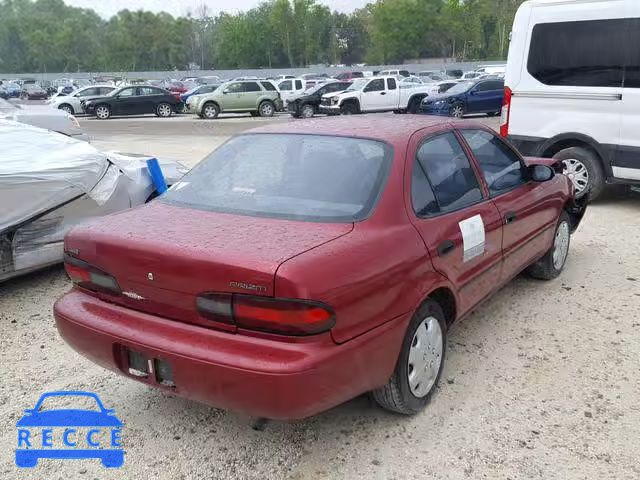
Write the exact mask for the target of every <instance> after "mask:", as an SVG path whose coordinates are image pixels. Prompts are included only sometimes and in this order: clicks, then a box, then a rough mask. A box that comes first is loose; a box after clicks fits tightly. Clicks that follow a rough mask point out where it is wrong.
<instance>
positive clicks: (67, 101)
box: [48, 85, 116, 115]
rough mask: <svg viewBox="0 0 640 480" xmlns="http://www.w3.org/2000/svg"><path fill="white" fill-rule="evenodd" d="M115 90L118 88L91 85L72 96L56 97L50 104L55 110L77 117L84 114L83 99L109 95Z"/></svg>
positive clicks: (60, 95)
mask: <svg viewBox="0 0 640 480" xmlns="http://www.w3.org/2000/svg"><path fill="white" fill-rule="evenodd" d="M115 89H116V87H114V86H111V85H90V86H88V87H82V88H79V89H78V90H76V91H75V92H73V93H71V94H70V95H62V94H59V95H56V96H55V97H53V98H51V99H50V100H49V102H48V103H49V105H51V106H52V107H54V108H58V109H60V110H63V111H65V112H67V113H70V114H71V115H76V114H79V113H84V111H83V109H82V104H81V103H80V102H81V101H82V99H85V98H89V97H101V96H104V95H108V94H109V93H111V92H112V91H114V90H115Z"/></svg>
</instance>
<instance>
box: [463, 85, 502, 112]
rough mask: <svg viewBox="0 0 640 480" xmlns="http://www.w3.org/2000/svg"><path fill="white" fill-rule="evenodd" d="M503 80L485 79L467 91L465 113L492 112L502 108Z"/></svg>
mask: <svg viewBox="0 0 640 480" xmlns="http://www.w3.org/2000/svg"><path fill="white" fill-rule="evenodd" d="M503 96H504V82H503V81H502V80H485V81H484V82H480V83H478V84H477V85H476V86H475V87H473V89H472V90H471V91H470V92H469V97H468V100H467V113H494V112H499V111H500V109H501V108H502V98H503Z"/></svg>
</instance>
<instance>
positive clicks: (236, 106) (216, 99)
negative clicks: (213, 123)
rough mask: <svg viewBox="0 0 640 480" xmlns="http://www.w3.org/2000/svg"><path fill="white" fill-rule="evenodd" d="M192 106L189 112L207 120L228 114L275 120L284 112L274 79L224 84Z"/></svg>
mask: <svg viewBox="0 0 640 480" xmlns="http://www.w3.org/2000/svg"><path fill="white" fill-rule="evenodd" d="M194 99H195V101H194ZM188 103H189V105H188V109H189V111H191V112H194V113H196V114H197V115H198V116H199V117H200V118H207V119H213V118H216V117H217V116H218V115H219V114H220V113H225V112H230V113H250V114H251V115H252V116H258V115H259V116H261V117H271V116H273V114H274V113H275V112H276V111H278V110H281V109H282V100H281V98H280V93H279V92H278V90H277V89H276V87H275V85H273V83H271V81H270V80H260V81H257V80H256V81H231V82H227V83H223V84H222V85H220V87H218V88H217V89H216V90H215V91H213V92H211V93H207V94H204V95H197V96H195V97H191V98H190V99H189V102H188Z"/></svg>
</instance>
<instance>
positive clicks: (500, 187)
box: [460, 128, 563, 283]
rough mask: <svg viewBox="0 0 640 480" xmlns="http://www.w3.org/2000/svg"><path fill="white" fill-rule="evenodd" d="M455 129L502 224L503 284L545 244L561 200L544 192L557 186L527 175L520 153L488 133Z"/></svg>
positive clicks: (546, 246) (550, 237) (545, 247)
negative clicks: (484, 183) (471, 157)
mask: <svg viewBox="0 0 640 480" xmlns="http://www.w3.org/2000/svg"><path fill="white" fill-rule="evenodd" d="M460 134H461V136H462V138H463V139H464V141H465V142H466V143H467V145H468V146H469V149H470V150H471V152H472V154H473V156H474V157H475V160H476V163H477V164H478V166H479V167H480V170H481V171H482V174H483V176H484V179H485V181H486V183H487V189H488V191H489V195H490V196H491V198H492V200H493V203H494V204H495V205H496V207H497V208H498V210H499V212H500V218H501V219H502V223H503V224H504V227H503V237H502V255H503V257H504V265H503V268H502V278H501V283H504V282H506V281H508V280H509V279H511V278H512V277H514V276H515V275H517V274H518V273H520V272H521V271H522V270H523V269H524V268H525V267H527V266H528V265H530V264H531V263H532V262H533V261H534V260H536V259H537V258H539V257H541V256H542V255H543V254H544V253H545V252H546V251H547V250H548V249H549V248H550V247H551V243H552V240H553V235H554V234H555V226H556V221H557V218H558V211H559V210H560V209H561V208H562V203H563V199H562V198H560V197H558V196H552V195H550V194H549V189H556V188H557V187H556V186H555V185H553V183H554V182H548V183H538V182H533V181H531V180H529V175H528V173H527V168H526V166H525V165H524V162H523V161H522V159H521V158H520V156H519V155H518V154H517V153H516V152H515V151H514V150H512V149H511V147H510V146H508V145H507V144H506V143H504V142H503V141H502V139H501V138H500V137H498V136H497V135H495V134H494V133H493V132H490V131H488V130H482V129H478V128H468V129H461V130H460ZM558 180H559V179H558Z"/></svg>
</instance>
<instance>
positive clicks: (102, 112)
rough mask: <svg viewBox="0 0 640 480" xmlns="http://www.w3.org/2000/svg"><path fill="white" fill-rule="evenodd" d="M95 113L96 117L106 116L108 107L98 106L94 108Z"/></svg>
mask: <svg viewBox="0 0 640 480" xmlns="http://www.w3.org/2000/svg"><path fill="white" fill-rule="evenodd" d="M96 115H97V116H98V118H107V117H108V116H109V109H108V108H107V107H98V108H97V109H96Z"/></svg>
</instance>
